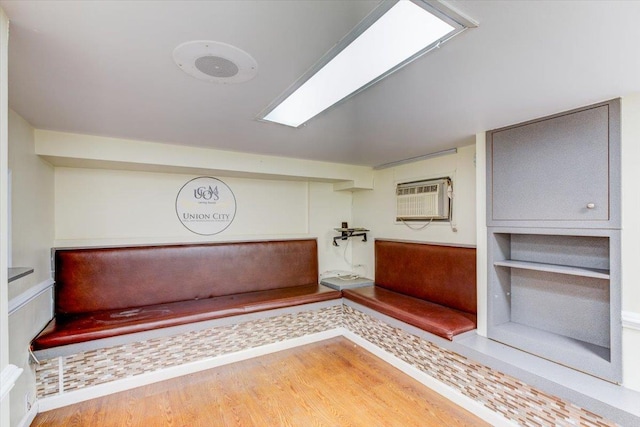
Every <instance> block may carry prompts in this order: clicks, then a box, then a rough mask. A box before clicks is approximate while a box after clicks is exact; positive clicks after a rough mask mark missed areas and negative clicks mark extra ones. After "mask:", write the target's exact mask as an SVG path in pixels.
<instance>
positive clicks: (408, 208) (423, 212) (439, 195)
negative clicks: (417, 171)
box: [396, 178, 451, 221]
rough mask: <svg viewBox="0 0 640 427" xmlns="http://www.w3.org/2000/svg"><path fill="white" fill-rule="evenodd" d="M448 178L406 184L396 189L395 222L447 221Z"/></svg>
mask: <svg viewBox="0 0 640 427" xmlns="http://www.w3.org/2000/svg"><path fill="white" fill-rule="evenodd" d="M450 185H451V180H450V179H449V178H441V179H437V180H430V181H419V182H408V183H402V184H398V185H397V187H396V220H397V221H404V220H413V221H416V220H418V221H419V220H432V219H448V217H449V197H448V195H447V190H448V188H449V186H450Z"/></svg>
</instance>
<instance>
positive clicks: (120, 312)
mask: <svg viewBox="0 0 640 427" xmlns="http://www.w3.org/2000/svg"><path fill="white" fill-rule="evenodd" d="M340 297H341V293H340V291H336V290H333V289H330V288H328V287H325V286H322V285H316V284H314V285H305V286H294V287H289V288H279V289H271V290H267V291H259V292H248V293H242V294H234V295H226V296H221V297H215V298H206V299H198V300H188V301H179V302H172V303H167V304H156V305H147V306H143V307H137V308H125V309H116V310H102V311H95V312H89V313H77V314H67V315H60V314H58V315H57V316H56V317H55V318H54V319H53V320H52V321H51V322H49V324H48V325H47V326H46V327H45V329H44V330H43V331H42V332H41V333H40V335H38V337H36V339H35V340H34V341H33V342H32V349H33V350H44V349H47V348H52V347H58V346H63V345H69V344H77V343H80V342H86V341H91V340H97V339H102V338H109V337H114V336H118V335H124V334H131V333H135V332H143V331H148V330H152V329H158V328H166V327H170V326H177V325H183V324H187V323H193V322H202V321H205V320H212V319H219V318H223V317H229V316H235V315H239V314H247V313H254V312H258V311H265V310H272V309H276V308H283V307H290V306H296V305H302V304H308V303H313V302H321V301H328V300H332V299H338V298H340Z"/></svg>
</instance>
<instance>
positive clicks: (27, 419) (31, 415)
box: [16, 402, 39, 427]
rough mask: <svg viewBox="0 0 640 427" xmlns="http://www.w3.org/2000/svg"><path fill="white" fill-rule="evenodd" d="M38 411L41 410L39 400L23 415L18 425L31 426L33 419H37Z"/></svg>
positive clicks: (19, 426)
mask: <svg viewBox="0 0 640 427" xmlns="http://www.w3.org/2000/svg"><path fill="white" fill-rule="evenodd" d="M38 412H39V410H38V402H36V403H34V404H33V405H31V409H29V412H27V413H26V414H24V417H22V419H21V420H20V422H19V423H18V425H17V426H16V427H29V426H30V425H31V423H32V422H33V420H35V419H36V415H38Z"/></svg>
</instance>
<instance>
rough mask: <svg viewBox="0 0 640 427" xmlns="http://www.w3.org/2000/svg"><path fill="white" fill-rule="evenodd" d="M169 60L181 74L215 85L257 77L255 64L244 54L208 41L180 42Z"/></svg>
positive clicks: (242, 51) (236, 49)
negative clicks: (174, 63) (172, 61)
mask: <svg viewBox="0 0 640 427" xmlns="http://www.w3.org/2000/svg"><path fill="white" fill-rule="evenodd" d="M173 60H174V61H175V62H176V64H177V65H178V67H180V68H181V69H182V70H183V71H184V72H185V73H187V74H189V75H191V76H193V77H195V78H197V79H200V80H206V81H209V82H215V83H242V82H246V81H248V80H251V79H252V78H254V77H255V76H256V75H257V74H258V63H257V62H256V60H255V59H253V57H252V56H251V55H249V54H248V53H247V52H245V51H244V50H242V49H238V48H237V47H235V46H231V45H230V44H226V43H220V42H214V41H208V40H197V41H192V42H186V43H182V44H181V45H180V46H178V47H176V48H175V49H174V50H173Z"/></svg>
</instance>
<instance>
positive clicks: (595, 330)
mask: <svg viewBox="0 0 640 427" xmlns="http://www.w3.org/2000/svg"><path fill="white" fill-rule="evenodd" d="M564 159H571V161H570V162H567V161H565V160H564ZM619 170H620V103H619V100H613V101H609V102H603V103H600V104H596V105H592V106H588V107H584V108H581V109H577V110H574V111H569V112H566V113H561V114H556V115H554V116H550V117H544V118H541V119H537V120H532V121H530V122H526V123H521V124H517V125H513V126H509V127H506V128H502V129H496V130H494V131H489V132H488V133H487V232H488V236H487V259H488V277H487V285H488V292H489V295H488V303H487V310H488V316H487V335H488V337H489V338H491V339H493V340H495V341H498V342H501V343H503V344H506V345H508V346H511V347H514V348H517V349H519V350H523V351H525V352H528V353H531V354H533V355H536V356H539V357H541V358H544V359H547V360H550V361H553V362H556V363H558V364H561V365H564V366H567V367H570V368H573V369H575V370H578V371H582V372H585V373H588V374H591V375H594V376H596V377H599V378H602V379H606V380H608V381H612V382H618V383H619V382H621V381H622V357H621V355H622V348H621V341H622V330H621V284H620V197H619V196H620V186H619V183H620V175H619Z"/></svg>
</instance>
